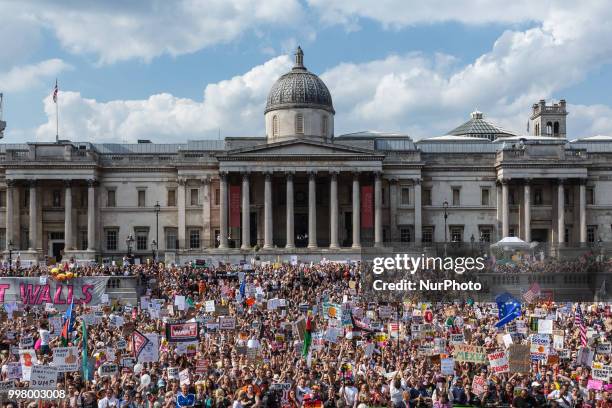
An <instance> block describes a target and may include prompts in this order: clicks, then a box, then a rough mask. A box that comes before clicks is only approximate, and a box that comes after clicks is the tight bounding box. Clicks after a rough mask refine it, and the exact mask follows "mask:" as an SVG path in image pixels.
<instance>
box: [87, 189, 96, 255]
mask: <svg viewBox="0 0 612 408" xmlns="http://www.w3.org/2000/svg"><path fill="white" fill-rule="evenodd" d="M96 246H97V245H96V180H87V250H88V251H95V250H96Z"/></svg>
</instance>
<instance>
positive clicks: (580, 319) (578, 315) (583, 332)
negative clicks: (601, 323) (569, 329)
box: [574, 305, 587, 347]
mask: <svg viewBox="0 0 612 408" xmlns="http://www.w3.org/2000/svg"><path fill="white" fill-rule="evenodd" d="M574 324H577V325H579V326H580V342H581V344H582V347H586V346H587V336H586V326H585V325H584V316H583V315H582V309H581V308H580V305H578V306H576V316H575V319H574Z"/></svg>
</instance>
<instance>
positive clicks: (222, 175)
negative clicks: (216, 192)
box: [219, 171, 228, 180]
mask: <svg viewBox="0 0 612 408" xmlns="http://www.w3.org/2000/svg"><path fill="white" fill-rule="evenodd" d="M227 176H228V172H227V171H220V172H219V180H225V179H227Z"/></svg>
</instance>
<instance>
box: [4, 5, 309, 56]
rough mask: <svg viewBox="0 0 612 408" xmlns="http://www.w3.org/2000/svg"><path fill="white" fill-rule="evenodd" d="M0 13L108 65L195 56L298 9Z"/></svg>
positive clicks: (40, 8)
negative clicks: (165, 56)
mask: <svg viewBox="0 0 612 408" xmlns="http://www.w3.org/2000/svg"><path fill="white" fill-rule="evenodd" d="M0 12H2V13H0V14H4V15H11V16H14V17H15V18H24V19H25V16H28V18H29V21H31V22H32V24H37V25H39V26H42V27H45V28H48V29H50V30H51V31H52V32H54V33H55V36H56V37H57V39H58V40H59V41H60V43H61V45H62V46H63V47H64V48H65V49H67V50H69V51H70V52H72V53H75V54H92V55H94V56H96V58H97V59H98V61H99V62H100V63H113V62H116V61H123V60H128V59H132V58H138V59H142V60H145V61H149V60H151V59H152V58H155V57H157V56H160V55H163V54H169V55H173V56H176V55H182V54H187V53H191V52H195V51H197V50H200V49H202V48H205V47H208V46H212V45H216V44H222V43H226V42H228V41H231V40H234V39H236V38H238V37H239V36H240V35H241V34H243V33H244V32H247V31H248V30H250V29H260V28H265V27H269V26H271V25H272V26H276V27H278V26H283V25H285V24H290V23H293V22H295V21H296V19H298V18H299V16H300V13H301V12H302V10H301V6H300V3H299V1H298V0H269V1H265V2H260V1H257V0H179V1H166V0H138V1H130V2H125V1H118V0H113V1H103V2H82V1H71V0H64V1H59V2H48V1H41V0H38V1H36V0H35V1H29V2H27V3H26V2H20V3H19V5H18V6H16V5H10V4H9V5H4V6H2V5H0Z"/></svg>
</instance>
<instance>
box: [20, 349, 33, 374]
mask: <svg viewBox="0 0 612 408" xmlns="http://www.w3.org/2000/svg"><path fill="white" fill-rule="evenodd" d="M19 361H20V362H21V379H22V380H23V381H30V375H31V374H32V367H33V366H34V363H35V362H36V352H35V351H34V350H33V349H29V350H19Z"/></svg>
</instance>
